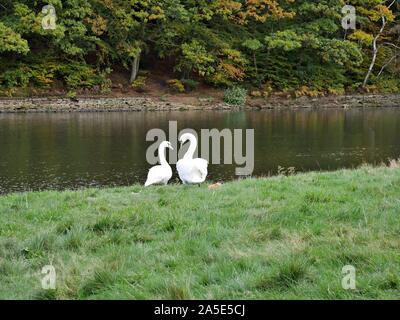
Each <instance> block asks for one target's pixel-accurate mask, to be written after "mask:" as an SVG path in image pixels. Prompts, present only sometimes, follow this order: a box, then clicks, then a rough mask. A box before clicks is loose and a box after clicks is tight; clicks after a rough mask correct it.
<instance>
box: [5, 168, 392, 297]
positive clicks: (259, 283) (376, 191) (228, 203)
mask: <svg viewBox="0 0 400 320" xmlns="http://www.w3.org/2000/svg"><path fill="white" fill-rule="evenodd" d="M47 264H53V265H54V266H55V268H56V271H57V288H56V290H53V291H51V290H50V291H46V290H43V289H41V282H40V279H41V276H42V275H41V274H40V271H41V268H42V267H43V266H44V265H47ZM348 264H350V265H353V266H354V267H355V268H356V270H357V289H356V290H353V291H352V290H350V291H347V290H344V289H343V288H342V287H341V280H342V274H341V270H342V267H343V266H345V265H348ZM0 298H1V299H10V298H17V299H21V298H24V299H25V298H27V299H31V298H34V299H100V298H101V299H117V298H122V299H164V298H165V299H236V298H240V299H242V298H243V299H281V298H282V299H292V298H294V299H353V298H356V299H372V298H379V299H389V298H400V170H399V169H390V168H383V167H382V168H370V167H363V168H360V169H357V170H347V171H345V170H343V171H338V172H332V173H308V174H299V175H296V176H291V177H284V176H279V177H274V178H269V179H248V180H242V181H238V182H232V183H227V184H224V185H223V186H222V187H220V188H218V189H213V190H209V189H208V188H207V186H202V187H201V188H199V187H197V186H192V187H191V186H182V185H171V186H167V187H150V188H147V189H145V188H143V187H141V186H132V187H127V188H113V189H85V190H80V191H65V192H56V191H47V192H39V193H26V194H11V195H6V196H3V197H0Z"/></svg>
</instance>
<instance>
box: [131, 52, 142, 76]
mask: <svg viewBox="0 0 400 320" xmlns="http://www.w3.org/2000/svg"><path fill="white" fill-rule="evenodd" d="M139 64H140V53H139V54H138V55H137V56H136V57H135V58H134V59H133V61H132V69H131V79H130V81H131V83H132V82H133V81H135V80H136V78H137V75H138V72H139Z"/></svg>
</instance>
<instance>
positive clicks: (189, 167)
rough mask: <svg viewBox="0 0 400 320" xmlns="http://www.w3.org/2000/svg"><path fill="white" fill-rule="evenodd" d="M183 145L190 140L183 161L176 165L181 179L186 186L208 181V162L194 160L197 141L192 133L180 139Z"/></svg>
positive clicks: (198, 159)
mask: <svg viewBox="0 0 400 320" xmlns="http://www.w3.org/2000/svg"><path fill="white" fill-rule="evenodd" d="M179 140H180V141H181V143H184V142H185V141H187V140H190V147H189V150H188V151H187V153H186V154H185V156H184V157H183V159H181V160H179V161H178V162H177V164H176V169H177V171H178V175H179V178H180V179H181V180H182V182H183V183H184V184H198V183H202V182H204V181H205V180H206V178H207V174H208V170H207V167H208V162H207V160H204V159H201V158H196V159H193V154H194V151H195V150H196V148H197V139H196V137H195V136H194V135H192V134H190V133H186V134H183V135H182V137H181V138H180V139H179Z"/></svg>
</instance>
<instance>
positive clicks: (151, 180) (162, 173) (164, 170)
mask: <svg viewBox="0 0 400 320" xmlns="http://www.w3.org/2000/svg"><path fill="white" fill-rule="evenodd" d="M166 148H170V149H171V150H174V148H172V145H171V143H170V142H169V141H163V142H161V143H160V146H159V147H158V157H159V158H160V165H158V166H154V167H152V168H150V170H149V173H148V174H147V181H146V183H145V184H144V186H145V187H148V186H151V185H153V184H164V185H166V184H167V183H168V181H169V180H170V179H171V177H172V169H171V167H170V165H169V164H168V162H167V160H165V150H166Z"/></svg>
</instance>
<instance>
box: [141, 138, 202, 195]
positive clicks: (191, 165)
mask: <svg viewBox="0 0 400 320" xmlns="http://www.w3.org/2000/svg"><path fill="white" fill-rule="evenodd" d="M187 141H190V146H189V149H188V151H187V152H186V154H185V155H184V157H183V158H182V159H181V160H179V161H178V162H177V163H176V169H177V171H178V175H179V178H180V179H181V180H182V182H183V184H200V183H202V182H204V181H205V180H206V177H207V173H208V172H207V167H208V162H207V160H204V159H201V158H196V159H193V155H194V153H195V151H196V148H197V139H196V137H195V136H194V135H193V134H191V133H185V134H183V135H182V136H181V137H180V138H179V142H180V143H181V146H182V145H183V144H185V143H186V142H187ZM167 148H169V149H171V150H173V148H172V145H171V143H170V142H169V141H163V142H161V144H160V146H159V147H158V156H159V158H160V165H158V166H154V167H152V168H151V169H150V170H149V173H148V175H147V181H146V183H145V186H146V187H148V186H150V185H154V184H163V185H166V184H167V183H168V181H169V180H170V179H171V177H172V169H171V166H170V165H169V163H168V162H167V160H166V159H165V150H166V149H167Z"/></svg>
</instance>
